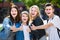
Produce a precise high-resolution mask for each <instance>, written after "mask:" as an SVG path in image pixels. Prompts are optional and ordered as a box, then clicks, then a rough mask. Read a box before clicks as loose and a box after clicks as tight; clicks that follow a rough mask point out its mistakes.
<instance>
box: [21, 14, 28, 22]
mask: <svg viewBox="0 0 60 40" xmlns="http://www.w3.org/2000/svg"><path fill="white" fill-rule="evenodd" d="M21 20H22V23H27V21H28V15H27V14H22V17H21Z"/></svg>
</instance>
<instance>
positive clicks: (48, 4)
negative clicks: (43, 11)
mask: <svg viewBox="0 0 60 40" xmlns="http://www.w3.org/2000/svg"><path fill="white" fill-rule="evenodd" d="M48 6H51V7H52V8H53V9H54V6H53V4H51V3H46V4H45V8H46V7H48Z"/></svg>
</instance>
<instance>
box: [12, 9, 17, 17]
mask: <svg viewBox="0 0 60 40" xmlns="http://www.w3.org/2000/svg"><path fill="white" fill-rule="evenodd" d="M11 15H12V17H13V18H15V17H16V16H17V9H16V8H12V9H11Z"/></svg>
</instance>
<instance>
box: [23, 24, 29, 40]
mask: <svg viewBox="0 0 60 40" xmlns="http://www.w3.org/2000/svg"><path fill="white" fill-rule="evenodd" d="M27 29H28V26H27V25H23V32H24V40H30V35H29V32H28V31H27Z"/></svg>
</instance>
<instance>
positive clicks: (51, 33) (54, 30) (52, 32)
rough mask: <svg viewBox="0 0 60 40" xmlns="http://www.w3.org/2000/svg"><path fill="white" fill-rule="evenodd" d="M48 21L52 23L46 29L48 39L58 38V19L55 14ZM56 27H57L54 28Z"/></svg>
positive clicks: (56, 39) (59, 23) (54, 39)
mask: <svg viewBox="0 0 60 40" xmlns="http://www.w3.org/2000/svg"><path fill="white" fill-rule="evenodd" d="M48 23H53V26H51V27H49V28H48V29H47V30H46V31H47V32H48V37H49V40H60V39H59V36H58V32H57V28H59V29H60V19H59V17H58V16H57V15H54V17H53V18H51V19H49V20H48ZM56 27H57V28H56Z"/></svg>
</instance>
